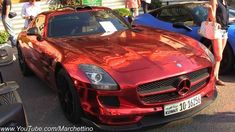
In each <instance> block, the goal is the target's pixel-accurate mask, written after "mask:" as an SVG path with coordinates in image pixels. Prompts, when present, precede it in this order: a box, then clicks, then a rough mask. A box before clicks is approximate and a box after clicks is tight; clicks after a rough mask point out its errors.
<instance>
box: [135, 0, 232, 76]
mask: <svg viewBox="0 0 235 132" xmlns="http://www.w3.org/2000/svg"><path fill="white" fill-rule="evenodd" d="M205 3H206V2H189V3H188V2H186V3H183V4H176V5H168V6H164V7H162V8H159V9H156V10H153V11H151V12H149V13H148V14H143V15H140V16H138V17H137V18H136V19H135V21H134V24H143V25H147V26H150V27H154V28H160V29H164V30H168V31H172V32H176V33H181V34H184V35H187V36H190V37H192V38H194V39H196V40H198V41H200V42H202V43H204V44H205V45H206V46H207V47H209V46H211V41H210V40H208V39H205V38H203V37H201V36H200V35H199V34H198V29H199V28H200V25H201V22H202V21H205V20H206V19H207V14H208V11H207V8H205V7H204V5H205ZM233 11H234V10H232V9H231V10H230V18H232V17H233V18H234V14H233ZM234 32H235V25H234V21H231V22H230V25H229V28H228V44H227V46H226V47H225V50H224V53H223V56H224V57H223V60H222V62H221V68H220V73H221V74H225V73H230V72H231V70H232V69H233V66H234V53H235V33H234Z"/></svg>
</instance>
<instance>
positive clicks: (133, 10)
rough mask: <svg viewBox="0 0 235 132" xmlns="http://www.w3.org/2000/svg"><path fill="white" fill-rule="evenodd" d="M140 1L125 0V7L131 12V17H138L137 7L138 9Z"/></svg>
mask: <svg viewBox="0 0 235 132" xmlns="http://www.w3.org/2000/svg"><path fill="white" fill-rule="evenodd" d="M140 4H141V2H140V0H126V1H125V6H126V8H128V9H129V10H130V12H131V15H132V16H133V17H136V16H138V15H139V7H140Z"/></svg>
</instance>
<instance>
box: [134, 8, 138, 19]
mask: <svg viewBox="0 0 235 132" xmlns="http://www.w3.org/2000/svg"><path fill="white" fill-rule="evenodd" d="M138 15H139V8H135V17H136V16H138Z"/></svg>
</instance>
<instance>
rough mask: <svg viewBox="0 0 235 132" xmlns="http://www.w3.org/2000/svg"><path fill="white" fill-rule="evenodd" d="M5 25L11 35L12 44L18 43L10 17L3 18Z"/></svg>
mask: <svg viewBox="0 0 235 132" xmlns="http://www.w3.org/2000/svg"><path fill="white" fill-rule="evenodd" d="M2 23H3V26H4V28H5V30H6V32H7V33H8V34H9V35H10V37H9V39H10V41H11V44H12V46H15V45H16V34H15V32H14V31H13V29H12V24H11V22H10V19H8V18H6V19H2Z"/></svg>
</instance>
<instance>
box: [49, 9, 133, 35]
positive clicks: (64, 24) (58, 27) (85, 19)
mask: <svg viewBox="0 0 235 132" xmlns="http://www.w3.org/2000/svg"><path fill="white" fill-rule="evenodd" d="M48 24H49V25H48V37H66V36H83V35H91V34H98V33H105V32H113V31H119V30H124V29H127V28H129V25H128V24H127V23H126V22H125V20H122V19H121V17H119V16H118V15H117V14H115V13H114V12H113V11H111V10H105V11H104V10H102V11H87V12H75V13H70V14H62V15H57V16H54V17H52V18H51V19H50V20H49V23H48Z"/></svg>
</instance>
